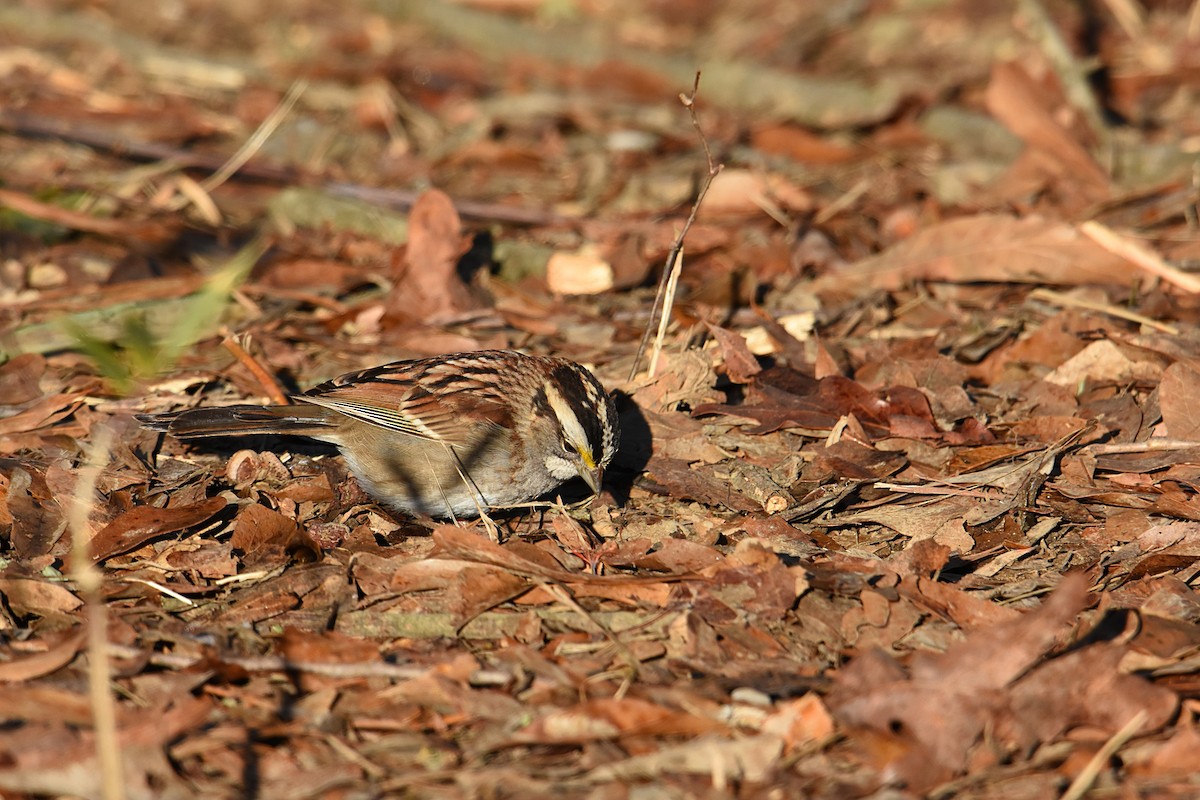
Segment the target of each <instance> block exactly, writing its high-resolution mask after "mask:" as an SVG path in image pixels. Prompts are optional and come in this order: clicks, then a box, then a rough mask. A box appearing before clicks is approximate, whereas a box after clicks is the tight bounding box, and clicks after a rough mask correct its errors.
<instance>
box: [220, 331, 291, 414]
mask: <svg viewBox="0 0 1200 800" xmlns="http://www.w3.org/2000/svg"><path fill="white" fill-rule="evenodd" d="M248 339H249V336H248V335H247V334H229V333H227V334H226V335H225V339H224V340H223V341H222V342H221V344H222V346H224V348H225V349H226V350H228V351H229V352H231V353H233V356H234V358H236V359H237V360H238V362H239V363H241V365H242V366H243V367H245V368H246V369H248V370H250V374H251V375H253V376H254V379H255V380H256V381H258V383H259V385H260V386H262V387H263V389H265V390H266V392H267V397H269V398H271V402H272V403H275V404H277V405H281V406H282V405H287V404H288V398H287V395H286V394H285V393H284V391H283V387H282V386H280V385H279V381H277V380H275V376H274V375H272V374H271V373H270V372H267V370H266V368H265V367H263V365H262V364H260V363H258V359H256V358H255V357H254V356H252V355H250V353H249V352H248V351H247V350H246V345H245V342H246V341H247V340H248Z"/></svg>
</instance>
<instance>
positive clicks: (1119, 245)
mask: <svg viewBox="0 0 1200 800" xmlns="http://www.w3.org/2000/svg"><path fill="white" fill-rule="evenodd" d="M1079 230H1080V232H1081V233H1083V235H1084V236H1087V237H1088V238H1089V239H1091V240H1092V241H1093V242H1095V243H1096V244H1098V245H1100V246H1101V247H1103V248H1104V249H1105V250H1107V251H1108V252H1110V253H1113V254H1114V255H1118V256H1120V257H1121V258H1123V259H1125V260H1126V261H1129V262H1131V263H1132V264H1133V265H1134V266H1135V267H1137V268H1138V269H1140V270H1142V271H1144V272H1148V273H1150V274H1151V275H1153V276H1155V277H1156V278H1161V279H1162V280H1164V281H1166V282H1167V283H1170V284H1172V285H1173V286H1176V287H1178V288H1180V289H1182V290H1184V291H1185V292H1191V293H1192V294H1197V293H1200V276H1196V275H1193V274H1191V273H1188V272H1184V271H1183V270H1181V269H1178V268H1177V267H1173V266H1171V265H1170V264H1168V263H1167V262H1166V260H1165V259H1164V258H1163V257H1162V256H1160V255H1159V254H1158V253H1155V252H1154V251H1153V250H1151V249H1150V248H1148V247H1146V246H1145V245H1144V244H1142V243H1141V242H1136V241H1134V240H1133V239H1130V238H1128V237H1126V236H1122V235H1121V234H1119V233H1117V232H1116V231H1114V230H1112V229H1111V228H1107V227H1105V226H1104V225H1101V224H1100V223H1099V222H1096V221H1095V220H1089V221H1087V222H1085V223H1083V224H1082V225H1080V226H1079Z"/></svg>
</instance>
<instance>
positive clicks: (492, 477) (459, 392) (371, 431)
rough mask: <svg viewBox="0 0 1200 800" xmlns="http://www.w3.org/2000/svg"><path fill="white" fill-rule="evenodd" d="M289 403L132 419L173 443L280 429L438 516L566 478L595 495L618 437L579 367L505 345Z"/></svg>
mask: <svg viewBox="0 0 1200 800" xmlns="http://www.w3.org/2000/svg"><path fill="white" fill-rule="evenodd" d="M292 399H293V400H295V401H297V403H296V404H295V405H269V406H256V405H234V406H222V407H201V408H193V409H188V410H184V411H175V412H168V413H161V414H140V415H138V420H139V421H140V422H141V423H142V424H143V425H144V426H145V427H147V428H150V429H151V430H155V431H163V432H166V433H167V434H169V435H171V436H174V437H176V438H178V439H183V440H190V439H199V438H204V437H212V436H245V435H254V434H279V435H291V436H306V437H309V438H312V439H317V440H319V441H322V442H328V443H330V444H333V445H336V446H337V447H338V449H339V450H340V452H341V454H342V456H343V457H344V458H345V460H346V464H347V466H348V467H349V469H350V472H351V473H352V474H353V475H354V476H355V477H356V478H357V479H358V481H359V483H360V484H361V485H362V486H363V488H364V489H365V490H366V491H367V493H368V494H370V495H371V496H372V498H374V499H375V500H376V501H377V502H378V503H379V504H380V505H382V506H384V507H387V508H389V509H392V510H394V511H398V512H401V513H403V514H407V515H412V516H416V515H425V516H429V517H437V518H443V519H458V518H474V517H480V516H482V517H484V518H485V519H486V516H487V512H488V511H491V510H496V509H503V508H506V507H513V506H519V505H522V504H525V503H528V502H529V501H531V500H535V499H536V498H538V497H541V496H542V495H545V494H546V493H548V492H550V491H551V490H553V489H555V488H557V487H558V486H560V485H561V484H563V483H565V482H566V481H568V480H570V479H572V478H576V477H578V478H582V479H583V481H584V482H585V483H586V484H587V485H588V487H590V488H591V490H592V493H593V495H595V494H598V493H599V490H600V484H601V479H602V476H603V472H604V468H605V467H607V466H608V464H609V463H610V462H611V461H612V459H613V456H614V455H615V453H616V450H617V447H618V445H619V441H620V426H619V422H618V419H617V410H616V405H615V403H614V402H613V398H612V396H611V395H610V394H609V393H608V392H607V391H605V389H604V387H603V385H601V383H600V381H598V380H597V379H596V376H595V375H593V374H592V373H591V372H590V371H589V370H588V369H586V368H585V367H583V366H581V365H580V364H577V363H575V362H574V361H570V360H567V359H565V358H558V357H554V356H536V355H526V354H523V353H519V352H516V351H512V350H478V351H471V352H464V353H453V354H447V355H440V356H434V357H430V358H421V359H414V360H406V361H394V362H392V363H389V364H383V365H382V366H377V367H372V368H370V369H364V370H361V371H357V372H350V373H347V374H345V375H342V376H340V377H337V378H334V379H332V380H330V381H327V382H325V383H322V384H320V385H318V386H316V387H314V388H312V389H310V390H308V391H306V392H303V393H301V394H298V395H295V396H294V397H293V398H292Z"/></svg>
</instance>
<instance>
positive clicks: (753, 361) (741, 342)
mask: <svg viewBox="0 0 1200 800" xmlns="http://www.w3.org/2000/svg"><path fill="white" fill-rule="evenodd" d="M708 332H709V333H710V334H712V337H713V338H714V339H716V340H717V344H718V345H719V346H720V347H721V357H722V359H723V360H724V362H725V374H726V375H728V376H729V380H731V381H733V382H734V383H749V382H750V379H751V378H753V377H754V376H755V375H757V374H758V373H760V372H762V367H761V366H760V365H759V363H758V359H757V358H755V357H754V354H753V353H751V352H750V348H749V347H747V346H746V339H745V337H744V336H742V335H741V334H740V333H734V332H733V331H731V330H726V329H725V328H720V327H717V326H716V325H709V326H708Z"/></svg>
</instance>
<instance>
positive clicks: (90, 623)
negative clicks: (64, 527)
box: [67, 426, 125, 800]
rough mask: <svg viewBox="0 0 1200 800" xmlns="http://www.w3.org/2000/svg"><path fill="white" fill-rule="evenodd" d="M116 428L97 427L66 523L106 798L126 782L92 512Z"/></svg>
mask: <svg viewBox="0 0 1200 800" xmlns="http://www.w3.org/2000/svg"><path fill="white" fill-rule="evenodd" d="M111 445H112V430H111V429H110V428H108V427H106V426H97V427H96V428H95V429H94V433H93V436H92V444H91V447H90V448H89V449H88V454H87V459H86V461H85V463H84V466H83V469H82V470H80V471H79V477H78V479H77V480H76V482H75V491H74V492H73V493H72V498H71V500H72V502H71V509H70V512H69V514H68V515H67V524H68V526H69V528H70V530H71V561H72V570H71V571H72V572H73V573H74V575H73V577H74V579H75V584H76V586H78V587H79V593H80V594H81V595H83V602H84V606H85V608H86V609H87V659H88V671H87V672H88V701H89V703H90V704H91V707H92V722H93V724H94V725H95V730H96V758H97V760H98V761H99V762H100V786H101V796H102V797H103V798H104V800H122V799H123V798H124V797H125V781H124V779H123V777H122V769H121V747H120V743H119V742H118V741H117V710H116V706H115V704H114V703H113V696H112V691H111V690H110V689H109V684H110V682H111V670H110V666H109V642H108V608H107V607H106V606H105V605H104V592H103V586H104V577H103V576H102V575H101V574H100V570H99V569H97V568H96V565H95V564H93V563H92V558H91V553H90V552H89V551H90V545H91V540H92V530H91V525H90V524H89V523H88V517H89V512H90V511H91V509H92V505H93V504H94V502H95V500H94V495H95V492H96V484H97V482H98V481H99V479H100V470H101V469H102V468H103V466H104V464H105V462H106V461H108V457H109V450H110V447H111Z"/></svg>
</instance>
